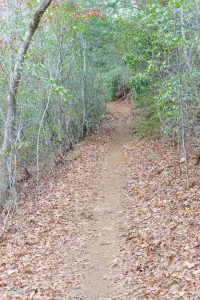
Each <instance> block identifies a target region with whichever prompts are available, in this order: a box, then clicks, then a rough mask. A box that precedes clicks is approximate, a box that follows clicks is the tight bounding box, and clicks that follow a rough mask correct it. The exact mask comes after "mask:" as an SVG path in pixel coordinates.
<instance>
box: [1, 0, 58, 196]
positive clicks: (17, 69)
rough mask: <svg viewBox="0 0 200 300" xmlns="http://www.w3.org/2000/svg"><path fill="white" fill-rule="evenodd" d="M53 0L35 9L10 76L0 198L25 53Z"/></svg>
mask: <svg viewBox="0 0 200 300" xmlns="http://www.w3.org/2000/svg"><path fill="white" fill-rule="evenodd" d="M52 1H53V0H41V2H40V5H39V7H38V9H37V10H36V11H35V13H34V15H33V18H32V20H31V22H30V24H29V26H28V29H27V31H26V33H25V36H24V41H23V43H22V44H21V46H20V48H19V51H18V54H17V57H16V62H15V66H14V70H13V72H12V74H11V76H10V78H11V79H10V87H9V93H8V99H7V103H8V111H7V118H6V123H5V129H4V139H3V145H2V153H1V170H0V184H1V186H0V200H2V199H3V198H4V197H5V194H6V190H7V188H8V183H9V180H8V179H9V178H8V171H7V167H6V161H7V158H8V156H9V153H10V151H11V146H12V141H13V136H14V128H15V119H16V111H17V92H18V87H19V83H20V80H21V76H22V69H23V63H24V60H25V55H26V53H27V51H28V49H29V46H30V43H31V40H32V37H33V35H34V33H35V31H36V30H37V29H38V26H39V23H40V21H41V19H42V16H43V15H44V13H45V11H46V10H47V8H48V7H49V5H50V4H51V2H52Z"/></svg>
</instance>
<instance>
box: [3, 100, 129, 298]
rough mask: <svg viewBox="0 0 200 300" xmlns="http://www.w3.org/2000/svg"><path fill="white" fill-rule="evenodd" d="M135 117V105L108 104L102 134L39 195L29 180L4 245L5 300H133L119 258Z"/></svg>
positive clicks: (46, 180) (44, 183) (82, 146)
mask: <svg viewBox="0 0 200 300" xmlns="http://www.w3.org/2000/svg"><path fill="white" fill-rule="evenodd" d="M131 114H132V104H131V101H130V102H128V101H124V102H120V101H119V102H115V103H109V105H108V114H107V119H106V121H105V122H104V124H103V128H102V130H101V132H99V133H97V134H95V135H92V136H91V137H88V138H87V139H86V140H85V141H83V142H81V143H79V144H77V145H76V147H75V150H74V151H73V152H72V153H71V154H69V155H67V157H66V164H63V165H61V166H60V167H59V168H57V169H56V170H54V171H53V174H54V175H52V174H51V173H50V174H44V177H43V178H41V193H40V194H34V182H29V186H28V188H27V187H26V189H28V192H27V194H26V195H24V197H23V198H22V200H21V203H20V206H19V208H18V214H17V215H16V216H15V218H14V219H13V222H12V228H10V229H9V230H7V233H6V234H5V236H4V239H3V240H2V241H1V251H0V258H1V262H0V273H1V277H0V299H5V300H11V299H15V300H16V299H18V300H25V299H26V300H27V299H34V300H58V299H59V300H100V299H112V300H115V299H117V300H122V299H123V300H128V297H127V296H126V294H127V291H126V288H125V285H126V284H125V283H124V275H123V274H121V275H120V272H121V269H120V265H119V263H118V259H119V256H120V235H121V234H122V233H121V232H122V231H120V224H121V221H122V220H123V218H124V215H123V201H124V203H125V196H126V195H125V192H124V190H123V187H124V185H125V183H126V171H127V167H126V166H125V162H126V157H125V151H124V149H123V147H124V146H125V145H126V144H127V142H128V141H129V140H130V139H131V136H130V134H129V127H130V124H129V123H130V121H131V119H132V115H131ZM68 162H70V163H68ZM120 276H121V279H122V280H121V279H120Z"/></svg>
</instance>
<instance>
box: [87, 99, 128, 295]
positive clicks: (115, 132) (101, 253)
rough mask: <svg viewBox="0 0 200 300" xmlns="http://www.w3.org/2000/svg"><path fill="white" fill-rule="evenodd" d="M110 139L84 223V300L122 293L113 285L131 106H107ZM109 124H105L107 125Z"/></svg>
mask: <svg viewBox="0 0 200 300" xmlns="http://www.w3.org/2000/svg"><path fill="white" fill-rule="evenodd" d="M107 109H108V112H109V113H110V115H111V118H110V122H112V125H111V126H109V128H111V137H110V138H111V140H110V145H109V150H108V151H107V153H106V155H105V159H104V161H103V162H102V170H101V171H100V174H99V176H98V177H97V178H96V179H95V181H96V188H97V191H98V192H97V196H96V199H95V201H94V203H93V205H92V207H91V214H92V220H91V221H89V222H88V223H87V224H85V226H84V228H83V231H84V234H85V236H86V244H85V258H86V260H87V265H86V267H85V270H84V271H83V277H82V293H83V295H84V296H85V299H87V300H100V299H117V298H115V296H116V295H118V294H119V291H120V290H121V287H119V286H118V284H119V285H120V282H119V283H117V282H116V269H115V263H116V260H117V256H118V253H119V250H120V248H119V233H120V230H119V224H120V220H121V218H122V214H123V210H122V202H123V197H125V195H123V186H124V185H125V182H126V181H125V172H124V171H125V170H124V163H125V158H124V153H123V146H124V145H126V143H127V142H128V141H129V140H130V133H129V121H130V118H129V117H130V112H131V110H130V107H129V106H127V105H124V107H123V106H122V105H120V106H117V104H113V103H110V104H109V105H108V107H107ZM107 125H108V124H107Z"/></svg>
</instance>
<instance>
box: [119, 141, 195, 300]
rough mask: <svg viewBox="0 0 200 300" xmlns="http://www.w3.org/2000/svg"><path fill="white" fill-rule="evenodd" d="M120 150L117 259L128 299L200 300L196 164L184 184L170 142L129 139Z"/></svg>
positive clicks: (175, 151) (182, 171) (180, 166)
mask: <svg viewBox="0 0 200 300" xmlns="http://www.w3.org/2000/svg"><path fill="white" fill-rule="evenodd" d="M125 152H126V156H127V159H128V168H127V170H128V181H127V185H126V191H127V196H128V198H127V199H128V200H127V202H126V216H127V218H126V222H125V224H124V225H123V228H124V232H125V236H124V239H123V242H122V258H123V260H125V261H126V267H124V273H125V274H126V286H127V288H128V289H129V291H130V295H132V297H133V298H132V299H138V300H140V299H141V300H143V299H162V300H164V299H166V300H169V299H170V300H173V299H174V300H175V299H182V300H188V299H200V284H199V283H200V234H199V232H200V222H199V220H200V210H199V208H200V207H199V201H200V179H199V168H198V167H196V166H194V162H193V161H191V164H190V174H191V178H190V179H191V180H190V187H189V188H186V187H185V180H184V165H182V164H181V163H180V157H179V153H178V151H177V150H176V149H175V148H173V147H171V146H170V145H169V144H167V143H165V142H162V141H160V140H154V139H153V138H149V139H147V138H146V139H143V140H141V139H137V138H134V141H133V143H130V144H129V145H128V146H127V147H126V149H125ZM124 244H125V246H124ZM127 269H128V271H127Z"/></svg>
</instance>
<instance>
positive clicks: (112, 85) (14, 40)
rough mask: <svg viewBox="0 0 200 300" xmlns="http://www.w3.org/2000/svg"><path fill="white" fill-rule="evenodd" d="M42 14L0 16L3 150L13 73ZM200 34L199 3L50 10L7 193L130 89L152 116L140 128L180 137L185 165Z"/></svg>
mask: <svg viewBox="0 0 200 300" xmlns="http://www.w3.org/2000/svg"><path fill="white" fill-rule="evenodd" d="M8 2H9V1H8ZM50 2H51V1H50ZM36 7H37V1H27V2H26V4H24V5H17V4H14V3H12V1H10V7H9V9H8V10H7V11H3V13H2V17H1V23H0V26H1V31H2V35H1V48H0V51H1V61H0V62H1V64H0V68H1V70H0V85H1V86H0V88H1V104H0V113H1V116H0V127H1V136H0V139H1V142H2V143H3V138H5V136H4V137H3V135H4V127H5V125H4V124H5V119H6V117H5V116H6V112H7V109H8V106H7V102H6V98H7V95H8V91H9V86H10V82H11V80H12V75H13V67H14V65H15V63H16V57H17V53H18V49H19V47H20V45H21V44H22V41H23V39H24V34H25V32H26V29H27V26H28V23H29V20H30V19H31V18H32V16H33V13H34V11H35V10H36ZM199 30H200V4H199V1H198V0H194V1H190V0H166V1H163V0H157V1H153V0H146V1H145V0H138V1H134V2H129V1H127V2H126V1H103V2H102V3H101V4H97V3H96V2H95V1H83V3H81V2H76V1H52V2H51V5H50V7H49V8H48V9H47V11H46V13H45V15H44V17H43V18H42V20H41V22H40V24H39V27H38V29H37V31H36V33H35V35H34V37H33V39H32V42H31V45H30V48H29V50H28V51H27V53H26V54H25V57H24V59H25V61H24V63H23V66H22V70H23V71H22V78H21V80H20V85H19V90H18V94H17V112H16V118H15V122H14V129H13V132H12V141H11V144H10V145H9V147H7V149H6V173H7V174H8V177H9V185H10V187H11V190H13V191H15V183H16V178H17V174H18V170H19V169H20V168H22V167H27V166H28V165H30V164H31V165H33V164H35V163H36V164H37V166H38V168H39V164H40V162H41V161H44V160H46V159H47V158H48V157H49V156H50V155H51V153H52V152H55V151H56V152H58V153H59V155H61V156H62V155H63V154H64V152H65V151H67V150H68V149H70V148H71V147H72V146H73V144H74V143H76V142H77V141H79V140H80V139H81V138H83V137H84V136H85V135H86V134H88V133H89V132H90V130H91V129H92V128H93V127H94V126H95V125H97V124H99V123H101V122H102V120H103V118H104V113H105V112H104V108H105V101H107V100H112V99H114V98H115V94H116V92H117V91H119V90H120V89H121V88H123V87H124V86H125V85H127V84H129V87H130V88H131V90H132V94H133V97H134V99H135V101H136V104H137V106H138V107H141V108H143V109H144V114H145V116H146V120H145V122H142V123H141V124H138V125H137V126H138V128H139V129H140V130H141V131H142V132H143V133H145V132H146V131H148V130H149V129H150V130H152V129H154V128H159V129H160V130H161V131H162V132H163V134H164V135H165V136H167V137H174V136H175V137H178V140H179V142H180V144H181V146H182V150H183V152H184V156H186V152H187V145H186V141H187V136H188V134H189V133H191V132H193V134H194V136H195V137H196V138H197V139H198V137H199V128H198V125H199V124H198V119H199V110H200V105H199V89H200V86H199V75H200V36H199ZM20 72H21V71H20ZM8 104H9V103H8ZM3 152H5V151H4V150H3ZM3 155H5V153H3ZM2 168H3V171H4V172H3V173H4V176H5V168H4V166H2Z"/></svg>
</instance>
